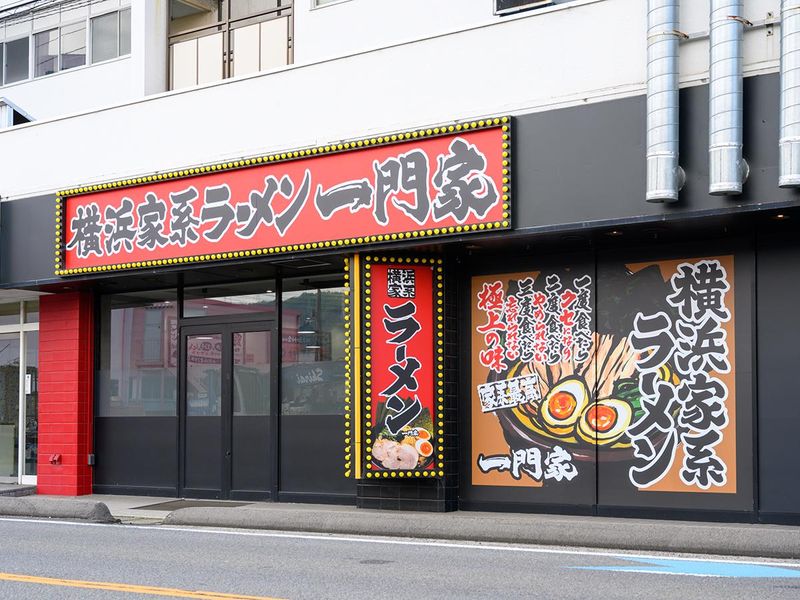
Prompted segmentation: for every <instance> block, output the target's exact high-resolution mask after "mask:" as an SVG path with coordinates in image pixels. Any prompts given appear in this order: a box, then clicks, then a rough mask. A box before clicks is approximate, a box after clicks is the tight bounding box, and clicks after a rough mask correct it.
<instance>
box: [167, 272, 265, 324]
mask: <svg viewBox="0 0 800 600" xmlns="http://www.w3.org/2000/svg"><path fill="white" fill-rule="evenodd" d="M275 303H276V296H275V282H274V281H272V280H267V281H255V282H248V283H232V284H224V285H207V286H198V287H187V288H184V291H183V315H182V316H183V318H193V317H224V316H231V315H247V314H253V315H260V316H262V317H263V313H270V314H271V315H274V314H275Z"/></svg>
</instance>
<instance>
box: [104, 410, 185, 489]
mask: <svg viewBox="0 0 800 600" xmlns="http://www.w3.org/2000/svg"><path fill="white" fill-rule="evenodd" d="M94 431H95V441H94V447H95V454H96V465H95V469H94V483H95V486H97V487H96V488H95V489H96V490H97V491H98V492H99V493H102V492H111V491H113V489H114V488H117V489H118V490H119V492H118V493H127V492H126V491H124V490H126V489H127V488H139V489H138V490H135V491H139V492H141V493H150V494H152V495H157V490H163V491H161V492H158V493H165V492H167V491H170V490H171V491H172V492H173V493H177V485H178V418H177V417H96V418H95V429H94ZM130 491H134V490H130Z"/></svg>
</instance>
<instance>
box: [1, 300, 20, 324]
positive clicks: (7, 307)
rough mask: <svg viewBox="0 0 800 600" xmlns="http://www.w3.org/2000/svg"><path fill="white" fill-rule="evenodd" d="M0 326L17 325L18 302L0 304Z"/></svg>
mask: <svg viewBox="0 0 800 600" xmlns="http://www.w3.org/2000/svg"><path fill="white" fill-rule="evenodd" d="M0 325H19V302H12V303H11V304H0Z"/></svg>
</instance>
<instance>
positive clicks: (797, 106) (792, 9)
mask: <svg viewBox="0 0 800 600" xmlns="http://www.w3.org/2000/svg"><path fill="white" fill-rule="evenodd" d="M780 153H781V165H780V177H779V179H778V185H779V186H780V187H793V186H800V1H798V0H782V2H781V133H780Z"/></svg>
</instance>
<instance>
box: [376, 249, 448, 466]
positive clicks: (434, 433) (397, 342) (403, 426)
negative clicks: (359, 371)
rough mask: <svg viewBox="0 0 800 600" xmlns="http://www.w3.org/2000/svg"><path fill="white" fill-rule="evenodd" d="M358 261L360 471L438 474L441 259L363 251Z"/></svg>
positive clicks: (441, 464) (439, 443)
mask: <svg viewBox="0 0 800 600" xmlns="http://www.w3.org/2000/svg"><path fill="white" fill-rule="evenodd" d="M364 268H365V273H364V279H365V283H364V286H365V294H364V303H365V305H364V315H365V318H364V328H365V329H364V335H365V340H366V343H365V344H364V346H363V347H364V363H365V364H364V376H365V377H364V378H365V382H366V388H365V394H364V398H365V406H364V417H365V431H366V440H365V441H366V455H365V465H366V469H365V472H366V475H367V477H372V476H375V477H387V476H391V477H397V476H401V477H406V476H407V477H419V476H422V477H436V476H442V475H443V474H444V473H443V472H442V471H441V469H443V468H444V464H443V462H442V458H441V452H442V439H441V428H440V426H439V420H440V410H441V390H442V343H443V341H442V336H441V327H442V303H441V295H440V294H441V290H442V289H443V288H442V267H441V263H438V264H437V263H436V262H435V260H431V259H399V260H398V259H385V258H383V259H370V258H369V257H368V258H367V261H366V264H365V265H364Z"/></svg>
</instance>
